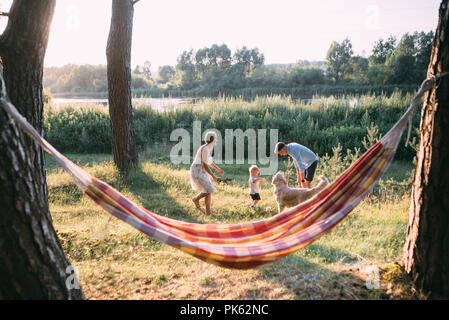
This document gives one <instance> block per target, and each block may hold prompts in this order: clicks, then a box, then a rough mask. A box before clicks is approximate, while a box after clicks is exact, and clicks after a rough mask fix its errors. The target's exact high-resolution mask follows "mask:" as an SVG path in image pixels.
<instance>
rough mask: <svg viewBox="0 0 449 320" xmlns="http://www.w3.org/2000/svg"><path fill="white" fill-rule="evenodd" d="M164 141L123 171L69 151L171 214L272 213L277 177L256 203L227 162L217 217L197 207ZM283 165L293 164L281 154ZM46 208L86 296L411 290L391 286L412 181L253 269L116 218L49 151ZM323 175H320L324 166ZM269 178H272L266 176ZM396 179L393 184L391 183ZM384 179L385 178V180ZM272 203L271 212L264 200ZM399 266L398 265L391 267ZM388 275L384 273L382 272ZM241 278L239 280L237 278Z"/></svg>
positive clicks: (224, 216) (344, 295)
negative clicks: (211, 259) (376, 276)
mask: <svg viewBox="0 0 449 320" xmlns="http://www.w3.org/2000/svg"><path fill="white" fill-rule="evenodd" d="M167 154H168V152H166V150H165V151H164V150H163V149H152V150H146V151H145V152H143V153H142V154H141V155H140V163H141V165H140V168H139V169H137V170H135V171H133V172H131V173H130V174H129V175H127V176H120V174H119V173H118V171H117V170H116V168H115V167H114V165H113V162H112V159H111V156H110V155H103V154H95V155H90V154H83V155H77V154H69V155H67V156H68V158H69V159H71V160H72V161H75V162H76V163H78V164H79V165H80V166H82V167H83V168H84V169H85V170H87V171H88V172H89V173H91V174H92V175H94V176H96V177H98V178H100V179H103V180H105V181H106V182H107V183H109V184H111V185H112V186H113V187H115V188H117V189H118V190H119V191H120V192H122V193H123V194H124V195H125V196H127V197H129V198H130V199H131V200H133V201H135V202H137V203H138V204H141V205H143V206H144V207H146V208H148V209H149V210H151V211H153V212H155V213H158V214H161V215H164V216H169V217H172V218H175V219H180V220H184V221H190V222H198V223H209V222H214V223H231V222H239V221H251V220H258V219H261V218H266V217H269V216H270V215H272V214H274V213H275V211H276V210H275V208H276V203H275V201H274V198H273V195H272V190H271V185H270V184H269V183H262V184H261V189H262V190H261V197H262V200H261V202H260V208H259V209H252V208H250V203H251V201H250V198H249V196H248V190H247V189H248V188H247V179H248V166H247V165H222V168H223V169H224V171H225V176H226V177H230V178H232V182H231V183H230V184H218V186H217V189H218V194H216V195H213V196H212V209H213V214H212V215H211V216H204V215H203V214H201V213H200V212H199V211H197V210H195V208H194V206H193V204H192V202H191V200H190V198H191V197H192V196H193V195H194V192H193V191H192V190H191V188H190V185H189V171H188V166H186V165H184V166H175V165H173V164H171V163H169V161H168V157H167V156H166V155H167ZM280 166H281V167H280V169H286V168H287V162H282V163H281V165H280ZM47 168H48V172H47V182H48V188H49V199H50V209H51V214H52V217H53V221H54V225H55V228H56V230H57V233H58V235H59V238H60V240H61V243H62V245H63V248H64V250H65V252H66V254H67V256H68V257H69V259H70V260H71V262H72V264H73V265H75V266H77V267H78V268H79V273H80V281H81V285H82V288H83V290H84V292H85V295H86V297H87V298H89V299H379V298H387V297H393V298H395V297H396V298H398V297H399V298H401V297H404V296H405V297H407V298H408V297H411V296H412V294H411V293H410V292H411V291H410V290H408V291H407V292H408V293H407V295H405V294H404V290H402V291H401V290H399V291H400V292H399V293H398V290H396V291H394V290H393V291H392V290H391V284H389V283H391V281H390V280H391V279H392V278H397V276H394V277H393V276H392V274H395V273H394V269H391V263H392V262H393V261H397V260H399V259H400V258H401V254H402V247H403V244H404V241H405V231H406V225H407V221H408V208H409V196H408V192H409V189H407V188H405V190H403V192H392V193H388V196H386V194H385V193H382V192H374V193H373V194H371V195H370V197H368V198H367V199H366V200H364V201H363V202H362V203H361V204H360V205H359V206H358V207H357V208H356V209H355V210H354V211H353V212H352V213H351V214H350V215H349V216H348V217H347V218H346V219H345V220H344V221H342V222H341V223H340V224H339V225H338V226H337V227H336V228H335V229H333V230H332V231H331V232H330V233H328V234H326V235H324V236H323V237H321V238H320V239H319V240H318V241H316V242H314V243H312V244H311V245H309V246H308V247H306V248H304V249H303V250H300V251H298V252H296V253H294V254H292V255H290V256H288V257H285V258H283V259H281V260H279V261H276V262H274V263H271V264H268V265H265V266H262V267H259V268H256V269H252V270H246V271H241V270H229V269H223V268H220V267H217V266H213V265H209V264H206V263H203V262H201V261H199V260H197V259H195V258H193V257H191V256H190V255H187V254H185V253H183V252H181V251H179V250H176V249H174V248H172V247H169V246H167V245H164V244H161V243H158V242H156V241H154V240H152V239H150V238H148V237H147V236H145V235H144V234H142V233H140V232H138V231H137V230H135V229H133V228H132V227H131V226H129V225H127V224H125V223H123V222H121V221H119V220H117V219H115V218H113V217H110V216H109V215H108V214H107V213H106V212H104V211H103V210H102V209H100V208H99V207H98V206H97V205H95V204H94V203H93V202H92V201H91V200H90V199H88V198H87V197H83V196H82V194H81V192H80V191H79V190H78V189H77V188H76V186H75V184H74V183H73V181H72V179H71V177H70V176H69V175H68V174H67V173H65V172H63V171H62V170H61V169H59V168H58V167H57V165H56V163H55V162H54V161H53V160H52V159H51V158H49V157H48V158H47ZM412 168H413V166H412V164H411V163H407V162H395V163H393V165H392V166H391V168H390V169H389V171H388V172H387V179H385V181H386V180H388V179H390V180H391V181H394V182H396V183H397V182H403V181H406V180H407V179H408V177H409V176H410V171H411V170H412ZM317 174H320V172H319V169H318V172H317ZM270 178H271V177H268V179H267V180H270ZM390 185H391V184H390ZM385 186H386V187H387V188H388V187H389V185H388V184H385ZM268 206H270V207H271V208H273V209H274V210H273V211H271V212H267V211H266V210H265V208H266V207H268ZM371 265H375V266H377V267H379V268H380V269H379V270H380V276H381V283H382V287H381V288H380V289H368V288H367V287H366V279H367V278H368V277H369V274H368V273H367V272H366V269H367V267H369V266H371ZM391 270H393V271H391ZM384 275H387V276H388V277H384ZM236 284H238V285H236Z"/></svg>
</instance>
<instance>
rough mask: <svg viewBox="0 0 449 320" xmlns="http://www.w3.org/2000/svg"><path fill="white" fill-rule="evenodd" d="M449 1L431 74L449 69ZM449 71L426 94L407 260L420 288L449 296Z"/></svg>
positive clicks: (443, 12)
mask: <svg viewBox="0 0 449 320" xmlns="http://www.w3.org/2000/svg"><path fill="white" fill-rule="evenodd" d="M448 19H449V7H448V0H444V1H443V2H442V4H441V7H440V18H439V23H438V27H437V31H436V34H435V42H434V45H433V50H432V55H431V59H430V65H429V70H428V75H429V76H431V75H436V74H440V73H442V72H447V71H449V24H448ZM448 164H449V77H444V78H442V79H441V80H440V84H439V86H438V87H437V88H436V89H432V90H431V91H430V92H429V93H428V94H427V95H426V97H425V102H424V107H423V110H422V115H421V125H420V145H419V153H418V163H417V168H416V173H415V180H414V184H413V188H412V200H411V206H410V220H409V225H408V229H407V239H406V243H405V247H404V266H405V270H406V272H408V273H409V274H410V275H411V276H412V277H413V279H414V280H415V283H416V285H417V286H418V288H420V289H423V290H424V291H425V292H428V293H430V294H431V296H434V297H449V167H448Z"/></svg>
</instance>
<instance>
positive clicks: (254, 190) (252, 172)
mask: <svg viewBox="0 0 449 320" xmlns="http://www.w3.org/2000/svg"><path fill="white" fill-rule="evenodd" d="M259 171H260V170H259V168H258V167H257V166H256V165H252V166H251V167H249V180H248V183H249V195H250V196H251V199H253V204H252V205H251V207H253V208H254V207H257V203H258V202H259V200H260V194H259V182H260V181H267V179H265V178H257V176H258V175H259Z"/></svg>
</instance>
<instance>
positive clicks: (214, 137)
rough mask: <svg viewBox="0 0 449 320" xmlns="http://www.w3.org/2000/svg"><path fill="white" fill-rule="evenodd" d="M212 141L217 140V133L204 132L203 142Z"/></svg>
mask: <svg viewBox="0 0 449 320" xmlns="http://www.w3.org/2000/svg"><path fill="white" fill-rule="evenodd" d="M214 141H215V142H216V141H217V134H216V133H215V132H213V131H207V132H206V134H205V135H204V142H206V143H207V144H209V143H211V142H214Z"/></svg>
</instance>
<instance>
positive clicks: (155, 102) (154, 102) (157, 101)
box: [52, 97, 193, 110]
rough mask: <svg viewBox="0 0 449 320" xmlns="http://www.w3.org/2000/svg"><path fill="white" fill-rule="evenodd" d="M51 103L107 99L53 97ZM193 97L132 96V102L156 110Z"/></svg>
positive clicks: (98, 102)
mask: <svg viewBox="0 0 449 320" xmlns="http://www.w3.org/2000/svg"><path fill="white" fill-rule="evenodd" d="M52 102H53V104H54V105H55V106H56V107H60V106H64V105H69V104H71V105H73V104H86V103H96V104H102V105H104V106H107V105H108V99H97V98H55V97H54V98H53V99H52ZM192 102H193V99H190V98H133V99H132V103H133V105H134V106H135V107H139V106H141V105H151V107H152V108H154V109H156V110H164V109H167V108H175V109H176V107H177V106H179V105H180V104H188V103H192Z"/></svg>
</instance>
